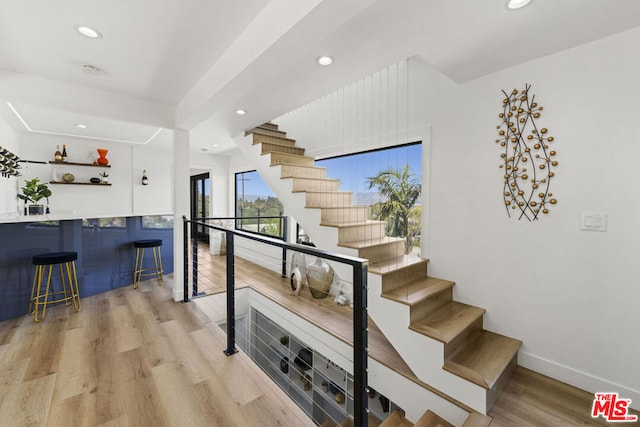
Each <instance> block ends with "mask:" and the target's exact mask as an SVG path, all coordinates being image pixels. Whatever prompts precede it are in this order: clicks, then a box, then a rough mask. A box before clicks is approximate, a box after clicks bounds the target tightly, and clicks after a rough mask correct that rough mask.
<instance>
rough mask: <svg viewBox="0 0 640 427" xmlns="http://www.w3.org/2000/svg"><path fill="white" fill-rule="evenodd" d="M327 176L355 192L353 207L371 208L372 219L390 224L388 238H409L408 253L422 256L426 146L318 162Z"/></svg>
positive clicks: (390, 149) (387, 226)
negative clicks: (424, 151)
mask: <svg viewBox="0 0 640 427" xmlns="http://www.w3.org/2000/svg"><path fill="white" fill-rule="evenodd" d="M316 165H317V166H323V167H326V168H327V177H330V178H338V179H340V191H350V192H352V193H353V204H354V205H359V206H371V211H370V217H371V219H374V220H381V221H386V223H387V225H386V234H387V235H388V236H394V237H403V238H405V239H406V245H405V246H406V248H405V249H406V251H407V253H415V254H419V251H420V232H421V228H422V224H421V213H422V198H421V191H422V185H421V182H422V175H421V174H422V144H421V143H419V142H418V143H412V144H407V145H401V146H396V147H390V148H384V149H381V150H374V151H367V152H363V153H356V154H349V155H345V156H340V157H333V158H328V159H323V160H318V161H316Z"/></svg>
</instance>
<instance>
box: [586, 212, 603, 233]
mask: <svg viewBox="0 0 640 427" xmlns="http://www.w3.org/2000/svg"><path fill="white" fill-rule="evenodd" d="M607 216H608V215H607V214H606V213H605V212H582V217H581V218H580V230H583V231H602V232H604V231H607Z"/></svg>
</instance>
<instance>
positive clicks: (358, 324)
mask: <svg viewBox="0 0 640 427" xmlns="http://www.w3.org/2000/svg"><path fill="white" fill-rule="evenodd" d="M367 271H368V267H367V265H366V264H363V265H362V266H354V267H353V422H354V424H355V425H356V426H358V427H367V426H368V425H369V421H368V412H369V410H368V407H367V406H368V397H367V391H368V390H367V389H368V386H367V385H368V378H367V371H368V368H367V363H368V360H367V358H368V352H369V349H368V346H369V344H368V319H367Z"/></svg>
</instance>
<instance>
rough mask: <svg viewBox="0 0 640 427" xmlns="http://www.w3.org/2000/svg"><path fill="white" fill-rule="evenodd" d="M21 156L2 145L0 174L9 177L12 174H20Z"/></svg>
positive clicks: (0, 150) (0, 149)
mask: <svg viewBox="0 0 640 427" xmlns="http://www.w3.org/2000/svg"><path fill="white" fill-rule="evenodd" d="M19 162H20V158H19V157H18V156H16V155H15V154H13V153H12V152H11V151H9V150H7V149H6V148H2V147H0V174H1V175H2V176H3V177H5V178H9V177H10V176H20V172H19V171H18V169H20V168H21V167H22V166H21V165H20V164H19Z"/></svg>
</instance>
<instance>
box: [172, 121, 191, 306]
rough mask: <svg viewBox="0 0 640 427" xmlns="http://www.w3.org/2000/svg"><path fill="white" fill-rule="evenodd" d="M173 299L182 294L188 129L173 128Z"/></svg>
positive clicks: (187, 187) (186, 210) (186, 201)
mask: <svg viewBox="0 0 640 427" xmlns="http://www.w3.org/2000/svg"><path fill="white" fill-rule="evenodd" d="M172 202H173V277H174V279H175V281H174V288H173V299H174V300H175V301H180V300H182V298H183V296H184V291H183V286H184V284H183V283H184V256H183V250H184V243H183V242H184V240H183V239H184V236H183V231H182V230H183V221H182V216H183V215H184V216H186V217H187V218H189V211H190V209H189V203H190V201H189V131H186V130H184V129H174V130H173V201H172Z"/></svg>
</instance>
